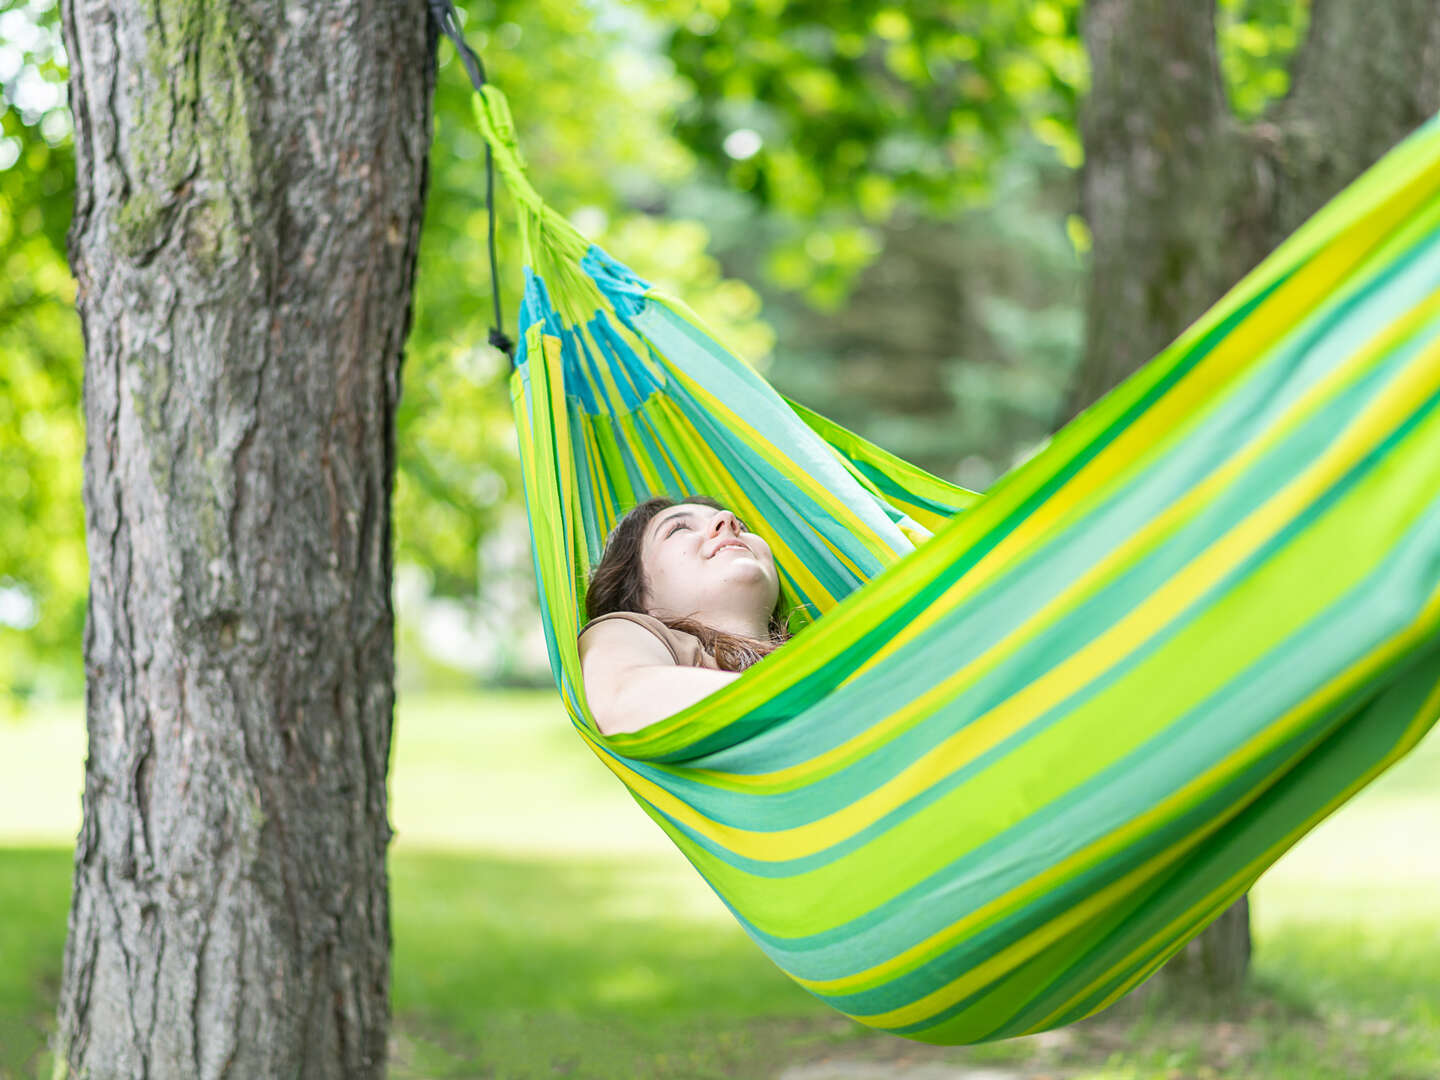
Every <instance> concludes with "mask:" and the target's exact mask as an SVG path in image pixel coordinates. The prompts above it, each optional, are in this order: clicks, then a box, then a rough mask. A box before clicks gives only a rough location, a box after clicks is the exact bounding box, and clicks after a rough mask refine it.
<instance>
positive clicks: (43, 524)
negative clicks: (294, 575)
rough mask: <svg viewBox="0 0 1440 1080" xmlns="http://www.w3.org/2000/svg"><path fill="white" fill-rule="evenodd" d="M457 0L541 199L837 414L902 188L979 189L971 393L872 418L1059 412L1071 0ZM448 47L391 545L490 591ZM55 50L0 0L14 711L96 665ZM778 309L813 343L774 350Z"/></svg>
mask: <svg viewBox="0 0 1440 1080" xmlns="http://www.w3.org/2000/svg"><path fill="white" fill-rule="evenodd" d="M463 8H464V10H462V13H461V14H462V19H463V22H464V24H465V27H466V37H467V40H468V41H469V42H470V44H471V45H472V46H473V47H474V48H475V49H476V50H477V51H478V52H479V53H480V54H481V55H482V56H483V58H484V60H485V64H486V70H487V74H488V76H489V77H490V78H491V79H492V80H493V81H494V82H495V83H496V84H497V85H499V86H501V87H502V88H503V89H504V90H505V92H506V95H507V96H508V98H509V99H510V102H511V106H512V109H513V112H514V115H515V118H516V122H517V124H518V125H519V127H520V129H521V139H522V143H523V146H524V150H525V156H526V159H527V161H528V162H529V169H530V173H531V177H532V179H533V180H534V182H535V184H536V186H537V187H538V188H539V190H540V191H541V192H542V193H543V194H544V195H545V197H546V198H547V200H548V201H549V202H550V203H551V204H552V205H554V206H555V207H556V208H557V209H559V210H560V211H561V212H563V213H565V214H567V215H568V216H570V217H571V219H572V220H573V221H574V222H575V224H576V225H577V226H578V227H579V228H580V229H581V231H582V232H583V233H585V235H587V236H589V237H590V238H591V239H593V240H594V241H596V242H597V243H599V244H600V245H601V246H602V247H604V248H605V249H606V250H607V251H609V252H611V253H612V254H613V255H615V256H616V257H617V258H619V259H620V260H621V261H622V262H624V263H626V264H628V265H630V266H632V267H633V268H634V269H635V270H636V272H637V273H639V274H641V275H642V276H643V277H646V278H649V279H650V280H652V281H655V282H656V283H658V284H660V285H661V286H662V287H664V288H666V289H667V290H669V291H671V292H673V293H676V294H677V295H680V296H683V297H684V298H685V299H686V301H687V302H688V303H689V304H690V305H691V306H692V307H694V308H695V309H696V310H697V311H698V312H699V313H700V314H701V315H702V317H704V318H705V319H706V321H707V322H709V323H710V324H711V325H712V326H713V327H715V328H716V329H717V331H718V332H719V333H720V334H721V336H722V337H723V338H724V340H725V341H726V342H727V343H728V344H729V345H730V346H731V347H733V348H734V349H736V351H738V352H740V353H741V354H742V355H744V356H746V357H747V358H748V359H750V360H751V361H752V362H753V363H755V365H756V366H757V367H758V368H760V369H761V370H765V369H766V368H768V367H770V365H771V364H772V363H773V364H774V368H775V373H776V375H777V382H778V376H780V375H782V374H783V375H784V377H785V378H786V379H789V380H791V384H790V389H794V387H795V386H796V385H799V384H801V383H803V382H804V380H806V379H807V378H808V379H809V380H810V382H811V384H812V385H813V387H814V391H815V395H814V397H813V398H806V400H807V403H810V404H812V405H813V406H814V407H816V408H818V409H820V411H821V412H825V413H826V414H827V415H835V416H836V417H837V419H841V420H842V422H846V421H848V420H851V419H853V418H854V417H856V416H859V415H860V413H859V412H858V411H852V412H850V413H848V414H846V413H845V408H846V407H848V408H850V409H852V410H861V409H863V402H858V401H855V400H853V399H851V400H849V403H848V406H846V405H845V403H846V399H845V398H844V397H843V396H839V397H833V399H832V400H831V401H827V400H826V399H825V383H826V378H825V373H826V371H827V364H828V363H829V362H830V361H829V360H828V358H827V356H826V355H825V353H824V352H823V351H815V350H810V351H809V352H808V353H807V348H806V346H805V345H804V320H805V319H806V318H807V317H808V318H811V319H813V318H815V315H814V313H815V312H816V311H819V312H821V313H823V312H827V311H828V312H835V311H838V310H840V309H841V308H842V306H843V305H845V304H846V302H847V298H848V297H849V296H850V295H851V290H852V289H853V288H854V285H855V282H856V280H857V278H858V277H859V275H861V273H862V272H863V271H864V270H865V269H866V267H868V266H871V265H873V264H874V263H875V262H876V261H877V260H879V259H880V258H882V257H884V256H885V243H884V240H885V237H886V236H887V235H888V231H887V230H888V229H889V227H890V226H891V225H892V224H893V223H894V220H895V218H896V216H897V215H900V214H903V213H909V214H911V215H912V216H915V215H918V217H919V220H920V222H921V225H920V227H921V228H923V227H924V226H923V221H924V220H925V218H926V216H927V215H928V217H929V219H930V220H946V221H949V220H954V219H956V218H957V217H961V216H964V217H965V218H966V220H968V221H969V224H968V225H966V226H965V228H966V229H967V230H968V231H967V233H966V236H967V240H966V242H965V244H964V245H963V247H964V250H963V251H958V252H957V253H956V255H955V266H956V268H957V272H959V273H962V274H963V275H965V277H966V280H967V281H969V282H971V283H972V286H973V289H974V292H975V295H976V296H977V297H979V298H981V299H982V300H983V303H982V304H981V305H980V307H979V309H978V315H977V319H978V322H979V324H980V326H981V330H982V331H983V332H982V333H981V335H980V336H979V337H978V338H977V339H976V341H974V342H971V347H970V349H969V350H968V351H967V354H966V355H965V356H963V357H962V356H955V357H943V358H941V361H942V362H944V363H946V364H947V365H948V366H947V367H946V375H945V378H946V379H947V380H948V383H949V385H950V386H951V388H952V390H953V393H954V396H955V398H956V400H957V402H958V406H957V407H958V408H959V409H960V410H961V412H960V413H958V414H957V415H958V416H959V419H958V420H957V421H956V422H955V424H954V425H948V424H947V425H939V426H934V425H932V426H931V427H929V428H924V429H922V428H919V427H917V426H916V425H914V424H913V423H908V422H907V420H906V418H905V417H903V416H892V417H878V418H877V423H876V424H875V425H874V426H873V427H869V428H866V427H864V426H863V425H861V424H859V423H857V424H856V427H857V430H862V433H863V434H866V435H867V436H868V437H870V438H875V439H877V440H878V441H881V442H883V443H885V444H886V445H891V446H893V447H895V448H896V449H897V451H903V450H907V449H913V451H914V452H915V453H916V455H917V456H925V455H928V454H930V453H931V452H932V451H934V452H935V453H939V448H940V446H941V444H942V443H943V444H944V445H945V446H946V447H948V448H949V450H950V451H951V452H953V453H955V454H960V455H964V456H965V460H966V461H968V462H970V465H969V466H967V467H968V468H969V469H970V471H969V472H967V473H964V474H963V475H960V476H957V479H959V480H960V482H962V483H966V484H967V485H969V486H974V487H983V486H984V485H985V483H986V482H987V479H986V478H987V476H989V475H992V474H993V473H994V472H996V471H997V470H999V469H1002V468H1003V467H1004V466H1005V465H1006V464H1007V457H1008V455H1009V452H1010V448H1012V447H1013V445H1014V444H1015V443H1016V441H1017V440H1019V441H1020V442H1022V443H1023V442H1025V441H1026V440H1028V439H1029V438H1030V437H1031V435H1033V433H1034V432H1036V431H1043V430H1044V417H1045V416H1046V415H1047V410H1049V409H1051V408H1052V399H1053V398H1054V396H1055V395H1056V394H1058V392H1059V390H1060V386H1059V383H1060V382H1061V379H1060V375H1059V373H1060V372H1061V371H1062V370H1063V369H1064V365H1065V364H1066V363H1068V362H1070V360H1071V359H1073V354H1074V349H1075V341H1076V340H1077V338H1078V322H1077V319H1078V311H1079V294H1078V290H1076V289H1075V288H1074V283H1075V281H1076V280H1077V277H1076V275H1077V274H1079V273H1081V272H1082V271H1083V265H1082V264H1078V263H1076V262H1075V260H1074V256H1075V255H1076V254H1078V255H1080V256H1082V257H1083V254H1084V251H1085V248H1086V237H1087V233H1086V231H1085V224H1084V222H1083V221H1082V220H1080V219H1079V217H1078V216H1076V215H1075V214H1074V213H1073V212H1072V210H1070V209H1068V208H1067V205H1066V200H1065V198H1064V197H1063V191H1064V181H1065V176H1064V174H1065V172H1066V171H1067V170H1069V171H1073V170H1074V169H1075V168H1076V167H1077V166H1078V165H1079V164H1080V163H1081V161H1082V159H1083V151H1082V148H1081V146H1080V145H1079V140H1078V136H1077V133H1076V131H1077V129H1076V123H1075V116H1076V109H1077V106H1078V103H1079V101H1080V99H1081V98H1082V96H1083V93H1084V91H1085V89H1086V86H1087V84H1088V69H1087V62H1086V57H1085V53H1084V49H1083V46H1082V43H1081V41H1080V39H1079V37H1078V29H1079V23H1080V20H1081V18H1082V17H1083V11H1082V4H1081V2H1080V0H1040V2H1019V0H1013V2H995V0H987V2H983V3H982V2H979V0H954V2H951V3H941V4H935V5H899V4H894V3H881V2H876V0H857V2H855V3H851V4H847V5H835V4H822V3H819V2H818V0H788V2H787V0H754V2H753V3H749V4H736V5H734V6H732V5H731V4H730V3H729V2H728V0H700V2H699V3H696V2H694V0H690V2H687V3H684V4H681V3H679V2H678V0H630V2H625V3H620V2H611V0H590V2H589V3H587V4H570V3H565V2H564V0H538V2H533V3H530V2H523V3H522V2H521V0H471V2H469V3H466V4H464V5H463ZM1308 11H1309V8H1308V0H1219V6H1218V20H1217V36H1218V41H1219V44H1220V48H1221V56H1222V66H1223V70H1224V72H1225V75H1226V78H1227V82H1228V85H1229V88H1230V93H1231V100H1232V102H1233V104H1234V108H1235V110H1236V113H1237V115H1239V116H1241V117H1252V116H1255V115H1258V114H1259V113H1260V112H1261V111H1262V110H1263V107H1264V105H1265V104H1266V103H1267V102H1269V101H1270V100H1273V99H1274V98H1275V97H1277V96H1279V95H1281V94H1283V93H1284V91H1285V88H1286V86H1287V85H1288V84H1287V81H1286V80H1287V75H1286V68H1285V65H1286V62H1287V60H1288V57H1289V55H1290V53H1291V52H1292V51H1293V49H1294V48H1295V47H1296V45H1297V43H1298V42H1299V41H1300V40H1301V38H1302V37H1303V33H1304V30H1305V27H1306V24H1307V20H1308ZM439 55H440V64H441V68H440V73H439V85H438V88H437V92H436V98H435V106H436V116H435V127H436V139H435V141H434V143H433V145H432V156H431V163H430V167H431V178H430V190H429V196H428V201H427V206H426V210H425V226H424V232H423V235H422V240H421V248H420V254H419V259H420V265H419V276H418V280H417V290H416V298H415V324H414V328H413V330H412V333H411V337H410V340H409V343H408V347H407V356H406V362H405V369H404V374H403V387H404V393H403V396H402V399H401V402H400V407H399V414H398V421H397V422H398V436H399V453H400V459H399V476H398V479H397V490H396V495H395V542H396V560H397V562H398V563H408V564H411V565H415V566H420V567H424V569H425V574H426V577H427V580H428V582H429V587H430V588H431V589H433V591H434V592H435V593H436V594H439V595H441V596H445V597H457V598H462V599H468V600H470V601H472V602H474V601H476V598H477V596H478V603H479V605H480V606H482V607H483V606H485V605H486V599H485V591H486V590H487V589H490V588H491V587H492V586H495V585H498V584H504V583H503V582H499V581H498V580H497V579H499V578H502V577H507V576H508V578H509V579H510V584H512V585H513V584H515V583H516V581H519V584H520V585H521V586H525V585H528V586H529V588H530V589H531V590H533V581H530V580H528V579H529V577H530V576H531V570H530V567H529V565H528V562H525V561H523V560H522V561H521V562H520V563H519V565H518V568H517V566H516V564H515V562H514V560H510V561H508V562H505V563H504V565H501V561H500V560H498V559H497V561H496V563H495V565H493V566H487V565H486V562H485V560H486V558H487V555H486V552H487V550H490V546H487V544H485V543H484V542H482V541H483V540H484V539H485V538H486V537H487V536H489V535H490V534H491V533H493V532H495V531H496V530H497V529H499V528H501V527H502V525H504V523H506V522H509V523H512V525H513V522H514V521H515V511H516V509H517V507H519V506H521V505H522V503H523V493H522V488H521V481H520V476H519V467H518V460H517V455H516V446H515V435H514V429H513V424H512V421H511V417H510V402H509V395H508V386H507V379H508V361H507V360H506V359H505V358H504V357H503V355H501V354H500V353H498V352H497V351H496V350H494V349H493V348H491V347H490V346H489V345H488V344H486V338H487V331H488V328H489V327H490V325H491V323H492V320H493V306H492V294H491V281H490V275H489V263H488V257H487V251H486V238H487V233H488V225H487V220H486V207H485V186H484V185H485V170H484V145H483V142H482V140H481V138H480V136H479V134H478V132H477V130H476V129H475V126H474V121H473V117H472V115H471V111H470V93H471V89H470V86H469V83H468V81H467V80H466V78H465V75H464V71H463V68H462V67H461V65H460V64H459V62H458V59H457V58H456V56H455V54H454V50H453V49H452V47H451V46H450V43H449V42H448V41H445V40H442V41H441V43H440V54H439ZM66 75H67V61H66V58H65V55H64V50H63V47H62V45H61V41H60V35H59V29H58V11H57V8H56V3H55V0H0V260H3V261H4V267H5V273H4V275H3V279H0V521H3V522H4V525H5V528H4V530H3V532H0V712H3V711H4V710H5V708H6V705H7V704H8V702H9V698H8V694H7V691H8V693H11V694H15V695H19V696H27V695H32V694H33V695H39V696H42V697H53V696H57V695H66V694H73V693H76V692H78V690H79V688H80V686H81V683H82V677H83V676H82V667H81V663H80V649H81V636H82V632H83V625H84V609H85V596H86V591H87V588H88V569H87V565H86V555H85V547H84V516H83V504H82V501H81V485H82V473H81V466H82V457H83V449H84V428H83V415H82V409H81V374H82V350H83V342H82V337H81V332H80V326H79V320H78V319H77V318H76V316H75V313H74V307H73V297H74V292H73V288H74V287H73V282H72V280H71V278H70V274H69V270H68V266H67V264H66V259H65V232H66V229H67V227H68V224H69V217H70V211H71V206H72V203H73V197H74V167H75V166H74V157H73V150H72V144H71V126H70V120H69V116H68V112H67V110H66V108H65V104H64V101H65V79H66ZM597 135H598V136H599V137H597ZM1047 152H1048V154H1049V155H1050V161H1049V162H1041V161H1040V159H1039V157H1037V155H1040V156H1043V155H1044V154H1045V153H1047ZM1017 170H1018V171H1017ZM1057 170H1058V176H1057ZM1041 173H1044V176H1043V177H1042V176H1041ZM1027 176H1030V177H1031V180H1027V179H1026V177H1027ZM1036 178H1039V179H1036ZM1037 183H1038V186H1036V184H1037ZM497 185H498V180H497ZM1027 192H1028V194H1027ZM1057 192H1062V194H1061V195H1059V196H1057V194H1056V193H1057ZM497 209H498V217H499V222H498V233H497V237H496V245H497V255H498V258H499V263H500V269H501V274H502V276H503V279H504V280H503V281H502V283H501V300H502V304H503V308H504V321H505V325H504V329H505V330H506V332H507V333H509V334H510V335H511V336H512V337H514V336H515V333H516V326H515V313H516V312H517V311H518V305H519V285H520V282H521V274H520V257H519V245H518V236H517V235H516V232H515V229H514V215H513V207H512V205H511V204H510V202H509V200H508V199H507V198H506V197H505V196H504V195H503V193H502V194H501V196H500V198H499V199H498V200H497ZM662 210H663V211H664V213H663V216H661V215H660V214H659V213H658V212H659V211H662ZM1062 237H1063V239H1062ZM1067 249H1068V250H1067ZM1067 260H1068V261H1067ZM1007 267H1008V268H1009V269H1007ZM1016 267H1018V268H1019V269H1018V271H1017V270H1016V269H1015V268H1016ZM737 275H738V276H737ZM742 279H743V280H742ZM747 281H748V282H750V283H751V284H747V283H746V282H747ZM762 306H763V308H764V310H765V311H766V313H767V316H768V315H771V314H772V313H773V318H766V319H762V317H761V310H762ZM890 314H891V313H889V312H886V311H879V312H878V313H877V315H876V319H877V320H884V319H886V318H887V317H889V316H890ZM777 329H779V330H781V331H784V332H786V333H789V332H792V331H793V332H794V333H795V334H796V335H797V341H799V342H800V344H799V346H797V347H796V348H795V349H793V350H789V351H786V352H784V353H782V354H781V355H778V356H777V355H774V354H773V350H774V346H775V341H776V337H777V334H776V330H777ZM977 342H978V343H977ZM807 365H808V367H807ZM833 391H841V392H843V387H839V388H833ZM833 391H832V392H833ZM801 396H803V395H801ZM829 404H835V405H836V406H837V407H839V411H835V412H831V411H827V405H829ZM841 406H844V407H841ZM927 460H928V459H927ZM977 463H978V464H977ZM962 472H963V470H962ZM501 547H502V548H503V547H504V545H501ZM512 547H513V545H512ZM520 579H524V580H520ZM497 610H498V608H497ZM506 610H508V609H506Z"/></svg>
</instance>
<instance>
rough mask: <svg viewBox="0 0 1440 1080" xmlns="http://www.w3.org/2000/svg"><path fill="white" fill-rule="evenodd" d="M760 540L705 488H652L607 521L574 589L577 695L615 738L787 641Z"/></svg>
mask: <svg viewBox="0 0 1440 1080" xmlns="http://www.w3.org/2000/svg"><path fill="white" fill-rule="evenodd" d="M779 597H780V578H779V574H778V573H777V571H776V569H775V559H774V557H773V556H772V555H771V553H770V545H769V544H767V543H766V542H765V541H764V540H763V539H761V538H760V537H759V536H757V535H756V534H755V533H753V532H750V531H749V530H748V529H747V528H746V524H745V522H743V521H741V520H739V519H738V518H737V517H736V516H735V515H734V514H733V513H731V512H730V511H729V510H727V509H726V508H725V507H724V506H722V505H721V504H720V503H719V502H716V501H715V500H714V499H712V498H710V497H709V496H708V495H695V496H691V497H690V498H687V499H685V500H684V501H683V502H682V501H677V500H675V499H671V498H667V497H666V496H663V495H661V496H658V497H656V498H653V499H650V500H649V501H648V502H643V503H641V504H640V505H639V506H637V507H635V509H633V510H631V511H630V512H629V513H628V514H626V515H625V517H624V518H623V519H622V520H621V521H620V523H619V524H618V525H616V526H615V530H614V531H613V532H612V533H611V534H610V539H609V540H608V541H607V542H606V545H605V553H604V555H603V556H602V557H601V559H600V562H599V564H598V565H597V566H596V567H595V572H594V573H593V574H592V575H591V578H590V585H589V587H588V589H587V590H586V593H585V611H586V615H587V616H588V617H589V620H590V621H589V622H587V623H586V624H585V625H584V626H583V627H581V628H580V640H579V646H580V668H581V673H582V676H583V678H584V681H585V697H586V699H587V700H588V701H589V703H590V711H591V712H592V713H594V715H595V722H596V724H597V725H598V726H599V728H600V731H601V732H602V733H603V734H606V735H614V734H617V733H618V732H622V731H638V730H639V729H640V728H643V727H646V726H648V725H650V724H653V723H655V722H656V721H658V720H663V719H664V718H665V717H667V716H672V715H674V714H675V713H677V712H679V711H680V710H681V709H684V708H686V707H687V706H690V705H693V704H694V703H695V702H697V701H699V700H700V699H701V698H703V697H705V696H706V695H708V694H711V693H713V692H714V691H716V690H718V689H720V687H722V686H725V685H726V684H727V683H730V682H732V681H734V680H735V679H738V678H739V677H740V672H742V671H744V670H745V669H746V668H747V667H749V666H750V665H751V664H754V663H757V662H758V661H760V660H761V659H763V658H764V657H766V656H768V655H769V654H770V653H771V652H773V651H774V650H775V649H776V648H778V647H779V646H780V645H782V644H784V643H785V642H786V641H788V640H789V638H790V629H789V625H788V617H782V616H779V615H777V613H776V604H777V603H778V601H779Z"/></svg>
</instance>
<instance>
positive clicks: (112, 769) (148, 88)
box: [54, 0, 435, 1080]
mask: <svg viewBox="0 0 1440 1080" xmlns="http://www.w3.org/2000/svg"><path fill="white" fill-rule="evenodd" d="M62 20H63V26H64V34H65V46H66V49H67V51H68V53H69V59H70V83H69V88H70V104H71V109H72V112H73V114H74V119H75V146H76V162H77V192H76V206H75V216H74V221H73V224H72V226H71V230H70V234H69V258H70V264H71V267H72V270H73V272H74V275H75V278H76V280H77V306H78V308H79V313H80V318H81V325H82V328H83V331H84V337H85V380H84V409H85V420H86V449H85V480H84V501H85V509H86V541H87V545H88V549H89V556H90V598H89V607H88V611H87V618H86V625H85V643H84V652H85V666H86V725H87V729H88V732H89V756H88V758H87V760H86V763H85V789H84V798H83V804H82V809H83V824H82V827H81V831H80V834H79V837H78V839H77V845H76V851H75V877H74V891H73V895H72V901H71V907H70V915H69V927H68V936H67V939H66V943H65V954H64V971H63V979H62V984H61V989H60V1003H59V1017H58V1019H59V1023H58V1033H57V1037H56V1045H55V1047H54V1050H55V1054H56V1058H57V1068H56V1074H57V1075H62V1076H63V1075H70V1076H77V1077H78V1076H84V1077H92V1078H95V1080H99V1078H102V1077H134V1078H141V1077H145V1078H161V1077H205V1078H210V1077H227V1076H228V1077H237V1078H239V1077H244V1078H247V1080H248V1078H251V1077H257V1078H258V1077H271V1076H303V1077H306V1078H307V1080H309V1078H312V1077H313V1078H322V1077H372V1076H381V1075H383V1073H384V1068H385V1058H386V1041H387V1037H388V1029H389V1021H390V1016H389V991H390V912H389V893H388V878H387V872H386V863H385V858H386V849H387V845H388V843H389V840H390V837H391V835H392V831H391V828H390V824H389V820H388V807H387V799H386V774H387V771H388V765H389V753H390V732H391V716H392V709H393V704H394V691H393V667H394V663H393V611H392V609H391V570H392V563H391V533H390V507H391V491H392V485H393V479H394V472H395V445H394V443H395V427H394V421H395V409H396V405H397V403H398V400H399V397H400V368H401V358H402V352H403V347H404V343H405V339H406V336H407V334H408V333H409V329H410V323H411V295H412V288H413V283H414V274H415V262H416V251H417V248H418V244H419V234H420V222H421V215H422V211H423V207H424V199H425V190H426V185H427V169H428V147H429V143H430V138H431V98H432V92H433V87H434V60H435V34H434V31H433V28H432V27H431V24H430V22H429V20H428V18H427V14H426V6H425V3H424V0H408V2H404V3H395V4H372V5H351V4H343V3H333V2H321V3H316V4H285V5H280V4H264V3H258V2H250V3H246V2H243V0H209V2H207V3H204V4H196V3H193V2H190V3H183V2H180V0H152V2H150V3H144V4H142V3H139V2H137V0H63V2H62Z"/></svg>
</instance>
